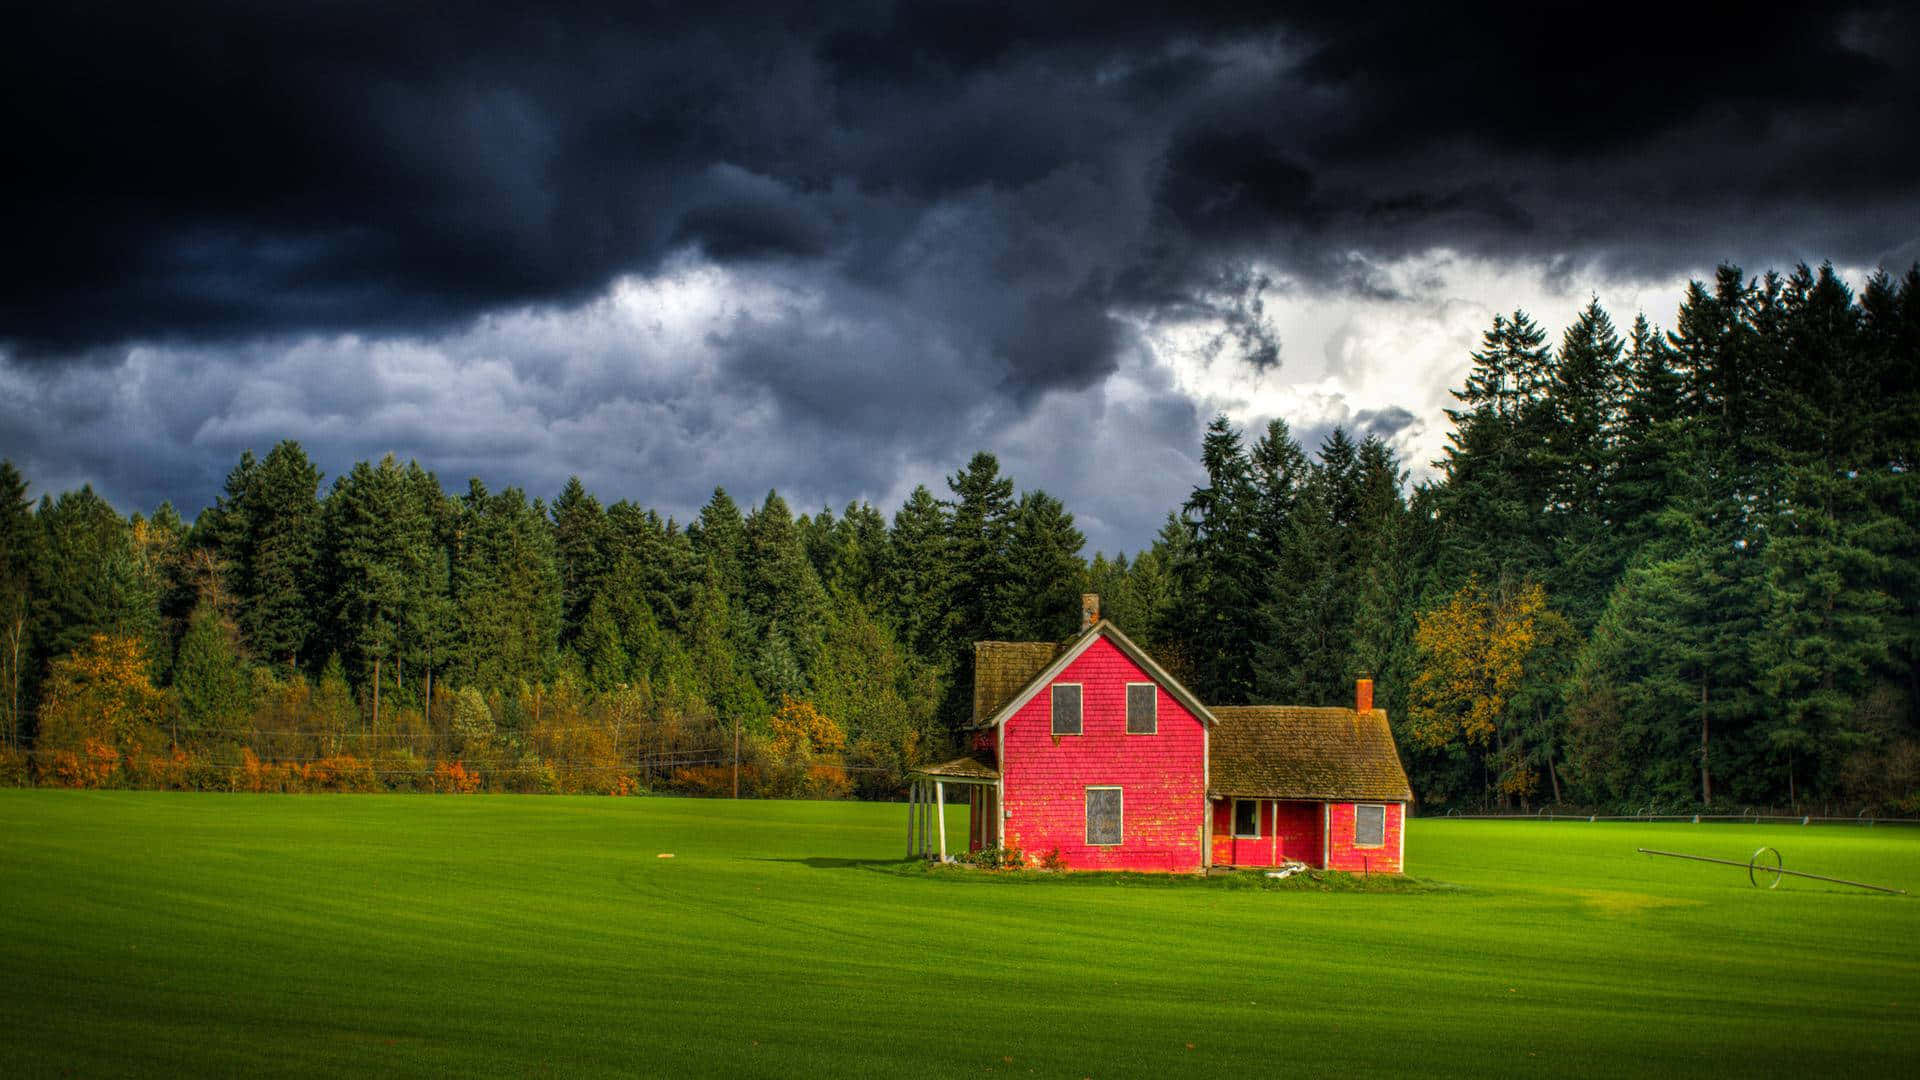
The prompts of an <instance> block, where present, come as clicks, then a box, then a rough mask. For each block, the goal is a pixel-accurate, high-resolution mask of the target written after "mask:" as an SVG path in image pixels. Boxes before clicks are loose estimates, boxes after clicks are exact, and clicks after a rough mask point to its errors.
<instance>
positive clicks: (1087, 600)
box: [1080, 593, 1100, 632]
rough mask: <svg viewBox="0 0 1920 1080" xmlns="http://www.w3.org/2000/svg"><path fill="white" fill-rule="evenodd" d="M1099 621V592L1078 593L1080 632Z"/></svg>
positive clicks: (1090, 627)
mask: <svg viewBox="0 0 1920 1080" xmlns="http://www.w3.org/2000/svg"><path fill="white" fill-rule="evenodd" d="M1099 621H1100V594H1099V593H1081V594H1080V629H1081V631H1082V632H1085V631H1087V630H1090V629H1092V627H1093V624H1094V623H1097V622H1099Z"/></svg>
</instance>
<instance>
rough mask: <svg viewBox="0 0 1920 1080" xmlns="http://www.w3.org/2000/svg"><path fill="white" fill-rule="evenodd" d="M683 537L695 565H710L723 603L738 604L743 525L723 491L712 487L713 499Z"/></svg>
mask: <svg viewBox="0 0 1920 1080" xmlns="http://www.w3.org/2000/svg"><path fill="white" fill-rule="evenodd" d="M687 538H688V539H689V540H690V541H692V543H693V557H694V559H695V561H696V565H697V564H698V563H712V564H713V572H714V574H715V575H716V576H717V577H718V579H719V582H720V587H721V589H723V590H724V591H725V595H726V598H727V602H728V603H730V604H734V603H738V602H739V600H740V597H741V593H742V590H744V589H745V588H746V577H745V572H744V570H743V566H744V563H745V560H746V553H747V526H746V521H745V519H743V518H742V517H741V516H740V508H739V506H737V505H735V504H734V501H733V498H732V497H731V496H729V495H728V494H727V492H726V489H725V488H714V489H713V498H711V499H709V500H707V505H705V506H703V507H701V508H700V516H699V517H698V518H697V519H695V520H694V522H693V524H691V525H689V526H687Z"/></svg>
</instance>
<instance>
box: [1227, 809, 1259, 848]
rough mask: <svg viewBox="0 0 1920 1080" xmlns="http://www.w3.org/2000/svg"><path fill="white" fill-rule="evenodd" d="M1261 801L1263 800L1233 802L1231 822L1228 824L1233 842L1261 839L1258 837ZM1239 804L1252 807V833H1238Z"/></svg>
mask: <svg viewBox="0 0 1920 1080" xmlns="http://www.w3.org/2000/svg"><path fill="white" fill-rule="evenodd" d="M1263 801H1265V800H1262V799H1235V800H1233V821H1232V822H1231V823H1230V824H1231V826H1232V832H1233V838H1234V839H1235V840H1259V839H1262V837H1261V835H1260V804H1261V803H1262V802H1263ZM1241 803H1246V804H1248V805H1249V806H1252V807H1253V831H1252V832H1250V833H1243V832H1241V831H1240V804H1241Z"/></svg>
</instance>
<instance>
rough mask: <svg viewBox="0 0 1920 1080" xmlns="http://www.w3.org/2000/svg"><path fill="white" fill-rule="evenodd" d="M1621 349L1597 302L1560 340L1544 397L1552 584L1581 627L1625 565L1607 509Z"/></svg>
mask: <svg viewBox="0 0 1920 1080" xmlns="http://www.w3.org/2000/svg"><path fill="white" fill-rule="evenodd" d="M1621 348H1622V346H1621V342H1620V338H1619V335H1618V334H1616V333H1615V332H1614V328H1613V320H1612V319H1611V318H1610V317H1609V316H1608V315H1607V313H1606V311H1605V310H1603V309H1602V308H1601V307H1600V302H1599V301H1598V300H1594V301H1592V302H1591V303H1589V304H1588V305H1587V306H1586V308H1585V309H1584V310H1583V311H1581V313H1580V316H1579V318H1578V319H1576V320H1575V322H1574V324H1573V325H1572V326H1570V327H1568V328H1567V331H1566V333H1565V334H1564V335H1562V337H1561V339H1560V352H1559V356H1558V358H1557V362H1556V363H1555V364H1554V367H1553V372H1552V381H1551V383H1550V384H1549V386H1548V389H1547V396H1546V400H1545V409H1546V412H1547V415H1548V418H1549V421H1550V422H1549V423H1548V424H1547V428H1546V431H1547V440H1546V446H1545V461H1544V463H1543V464H1544V468H1545V470H1546V472H1547V478H1546V486H1547V504H1546V509H1545V515H1544V517H1545V520H1544V524H1545V526H1546V529H1547V531H1548V535H1549V537H1550V543H1551V544H1552V551H1553V561H1552V568H1553V569H1552V573H1551V574H1550V575H1549V576H1548V578H1547V584H1548V591H1549V593H1551V594H1552V596H1553V598H1554V606H1555V607H1556V609H1558V610H1560V611H1562V612H1564V613H1566V614H1567V615H1569V616H1570V617H1571V618H1572V619H1573V621H1574V624H1575V625H1576V626H1578V627H1581V628H1585V627H1590V626H1592V625H1593V623H1594V621H1595V620H1596V619H1598V618H1599V615H1600V609H1601V608H1602V607H1603V606H1604V605H1605V604H1606V597H1607V593H1608V591H1609V590H1611V589H1612V587H1613V583H1614V580H1615V579H1616V578H1617V577H1618V576H1619V574H1620V571H1621V569H1622V567H1623V561H1622V559H1621V554H1622V552H1621V548H1620V545H1619V542H1618V539H1617V537H1615V536H1614V535H1613V534H1612V529H1611V527H1610V522H1609V519H1608V514H1607V511H1608V506H1607V490H1608V486H1609V483H1610V481H1611V479H1612V471H1613V461H1614V440H1615V437H1616V431H1617V429H1618V427H1619V424H1620V417H1621V409H1622V402H1621V391H1622V387H1623V384H1624V382H1625V373H1624V371H1623V369H1622V355H1621Z"/></svg>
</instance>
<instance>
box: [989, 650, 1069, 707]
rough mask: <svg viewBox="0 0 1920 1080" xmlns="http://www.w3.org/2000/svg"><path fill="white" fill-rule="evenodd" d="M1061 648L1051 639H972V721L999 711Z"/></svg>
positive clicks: (1043, 668)
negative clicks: (973, 640) (974, 640)
mask: <svg viewBox="0 0 1920 1080" xmlns="http://www.w3.org/2000/svg"><path fill="white" fill-rule="evenodd" d="M1065 648H1066V646H1065V645H1063V644H1056V643H1054V642H1051V641H976V642H974V643H973V722H974V723H976V724H978V723H981V722H983V721H985V720H986V719H987V718H988V717H990V716H992V715H993V714H994V713H996V712H999V711H1000V706H1002V705H1005V704H1006V703H1007V702H1009V701H1012V700H1013V698H1014V695H1016V694H1018V693H1019V692H1020V691H1021V690H1023V689H1025V688H1026V685H1027V684H1028V683H1030V682H1032V681H1033V677H1034V676H1035V675H1038V674H1040V673H1041V672H1042V671H1045V670H1046V667H1047V665H1048V664H1051V663H1053V658H1054V657H1056V656H1059V655H1060V652H1061V650H1062V649H1065Z"/></svg>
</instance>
